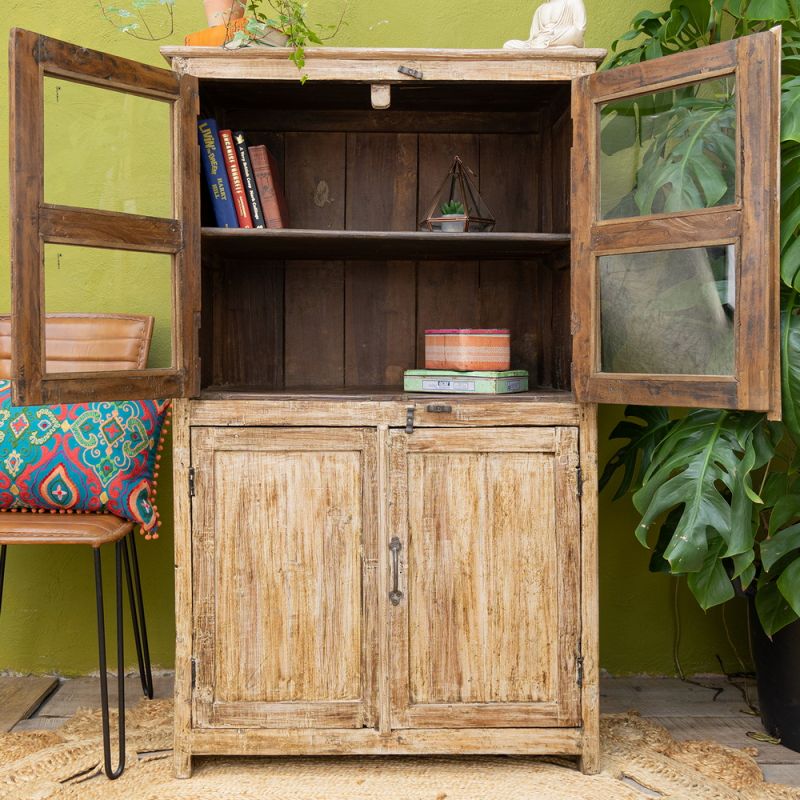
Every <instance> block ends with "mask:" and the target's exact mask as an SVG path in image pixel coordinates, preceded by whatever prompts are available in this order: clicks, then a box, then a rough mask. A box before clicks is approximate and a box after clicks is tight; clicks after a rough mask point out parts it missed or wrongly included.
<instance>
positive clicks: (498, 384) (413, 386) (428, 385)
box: [403, 369, 528, 394]
mask: <svg viewBox="0 0 800 800" xmlns="http://www.w3.org/2000/svg"><path fill="white" fill-rule="evenodd" d="M403 389H404V390H405V391H406V392H445V393H447V394H511V393H513V392H527V391H528V373H527V371H526V370H524V369H509V370H504V371H503V372H455V371H454V370H450V369H407V370H406V371H405V374H404V376H403Z"/></svg>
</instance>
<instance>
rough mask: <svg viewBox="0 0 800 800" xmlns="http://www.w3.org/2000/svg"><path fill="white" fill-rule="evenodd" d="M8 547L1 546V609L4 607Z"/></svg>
mask: <svg viewBox="0 0 800 800" xmlns="http://www.w3.org/2000/svg"><path fill="white" fill-rule="evenodd" d="M6 547H8V545H5V544H4V545H0V609H2V607H3V581H4V580H5V576H6Z"/></svg>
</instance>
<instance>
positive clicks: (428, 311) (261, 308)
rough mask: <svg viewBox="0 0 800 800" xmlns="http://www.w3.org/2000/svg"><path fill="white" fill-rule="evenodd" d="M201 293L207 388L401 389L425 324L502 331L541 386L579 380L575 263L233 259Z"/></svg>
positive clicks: (517, 360) (420, 357) (421, 353)
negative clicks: (573, 365)
mask: <svg viewBox="0 0 800 800" xmlns="http://www.w3.org/2000/svg"><path fill="white" fill-rule="evenodd" d="M204 291H205V292H207V294H208V296H206V297H204V302H203V315H204V316H203V327H202V331H201V344H202V346H203V348H204V351H203V359H202V360H203V365H204V385H205V386H209V385H213V386H242V387H248V386H249V387H254V388H255V387H258V388H262V389H282V388H297V389H300V388H303V387H353V388H358V387H364V388H366V387H375V386H399V385H401V384H402V382H403V371H404V370H406V369H410V368H412V367H424V366H425V338H424V337H425V330H426V329H427V328H456V327H459V328H476V327H492V328H495V327H502V328H509V329H510V330H511V332H512V338H511V353H512V355H511V361H512V367H514V368H515V369H527V370H528V371H529V372H530V375H531V380H530V382H531V387H532V388H533V387H535V386H547V387H554V388H558V389H569V388H570V360H571V345H570V336H569V318H570V314H569V270H568V269H557V268H555V267H554V266H552V265H550V264H548V263H545V262H544V261H543V260H539V261H533V260H532V261H491V262H490V261H484V262H477V261H474V262H464V261H456V262H441V261H435V262H410V261H388V262H387V261H350V262H341V261H287V262H285V263H284V262H271V261H265V262H256V261H251V260H240V259H236V260H234V259H231V260H228V261H225V260H223V261H221V262H220V263H219V264H218V265H217V267H216V268H212V266H211V265H208V268H207V270H206V274H205V276H204ZM209 365H210V366H209Z"/></svg>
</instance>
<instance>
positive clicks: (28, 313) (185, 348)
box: [10, 29, 200, 404]
mask: <svg viewBox="0 0 800 800" xmlns="http://www.w3.org/2000/svg"><path fill="white" fill-rule="evenodd" d="M10 62H11V87H10V99H11V104H10V122H11V135H10V155H11V175H10V182H11V215H12V224H11V286H12V309H11V335H12V375H13V389H14V395H13V396H14V402H16V403H20V404H32V403H37V404H38V403H59V402H73V401H85V400H111V399H117V400H119V399H137V398H154V397H164V398H166V397H186V396H194V395H195V394H197V391H198V389H199V369H198V349H197V326H198V322H199V311H200V280H199V269H200V264H199V262H200V258H199V235H200V233H199V217H200V215H199V209H198V203H199V196H198V192H199V188H198V181H199V177H198V176H199V155H198V147H197V128H196V124H197V123H196V120H197V104H198V95H197V81H196V79H195V78H192V77H189V76H180V77H179V76H177V75H176V74H175V73H173V72H170V71H169V70H165V69H158V68H155V67H151V66H147V65H144V64H139V63H137V62H134V61H129V60H127V59H124V58H118V57H116V56H112V55H108V54H106V53H99V52H95V51H92V50H87V49H84V48H80V47H76V46H75V45H72V44H67V43H65V42H61V41H58V40H56V39H50V38H48V37H46V36H39V35H38V34H35V33H30V32H29V31H24V30H18V29H15V30H12V32H11V40H10ZM98 108H99V109H101V112H100V113H99V114H95V116H94V117H93V116H92V112H93V110H95V109H98ZM98 116H99V119H98V118H97V117H98ZM159 125H160V127H159ZM109 143H110V144H109ZM162 150H163V152H162ZM48 151H49V152H48ZM53 153H58V154H59V156H60V157H59V158H53V157H52V156H53ZM48 156H49V157H48ZM65 156H66V157H65ZM153 161H159V164H160V168H159V169H155V168H154V167H152V163H153ZM151 168H152V169H153V170H154V171H153V172H152V174H154V175H155V174H157V175H158V177H159V179H160V181H156V182H154V183H159V185H157V186H156V185H153V186H150V185H149V184H148V185H146V186H145V187H144V189H143V190H141V189H140V190H138V196H135V195H137V191H135V190H134V189H133V187H134V186H138V185H139V184H141V183H142V181H141V180H137V178H138V177H140V176H141V175H142V174H148V175H150V174H151V172H149V171H148V172H146V173H145V172H143V170H151ZM151 308H157V309H163V313H162V314H158V313H155V314H154V313H152V312H151V310H150V309H151ZM101 311H106V312H109V311H111V312H120V311H125V312H139V313H144V314H146V315H148V316H154V317H155V331H156V335H157V336H158V337H159V340H158V342H155V341H154V349H157V350H158V353H160V358H159V359H158V360H159V361H160V363H158V364H157V368H148V369H145V370H135V371H134V370H118V371H111V372H100V371H98V372H81V373H55V372H48V365H47V359H46V341H45V314H46V313H50V312H75V313H95V312H101ZM156 345H158V346H157V347H156ZM152 354H153V350H151V363H152V360H153V359H152Z"/></svg>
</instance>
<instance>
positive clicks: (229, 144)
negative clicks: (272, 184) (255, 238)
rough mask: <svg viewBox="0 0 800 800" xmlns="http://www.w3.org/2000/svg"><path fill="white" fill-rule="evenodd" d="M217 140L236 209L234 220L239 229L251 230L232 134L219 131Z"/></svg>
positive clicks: (251, 223)
mask: <svg viewBox="0 0 800 800" xmlns="http://www.w3.org/2000/svg"><path fill="white" fill-rule="evenodd" d="M219 140H220V143H221V145H222V154H223V156H224V157H225V167H226V169H227V170H228V178H229V179H230V182H231V195H233V207H234V208H235V209H236V218H237V219H238V220H239V227H240V228H252V227H253V217H252V216H251V214H250V206H249V205H248V204H247V192H245V190H244V181H243V180H242V171H241V170H240V169H239V160H238V159H237V158H236V147H235V146H234V144H233V133H232V132H231V131H229V130H225V131H220V132H219Z"/></svg>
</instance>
